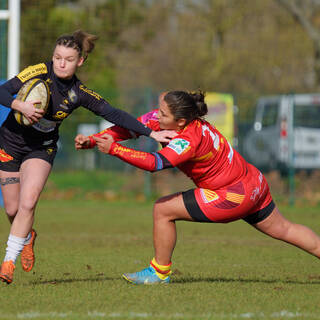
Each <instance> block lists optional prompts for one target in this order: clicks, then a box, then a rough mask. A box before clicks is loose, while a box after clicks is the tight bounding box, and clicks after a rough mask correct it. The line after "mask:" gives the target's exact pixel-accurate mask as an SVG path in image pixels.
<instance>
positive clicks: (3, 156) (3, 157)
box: [0, 149, 13, 162]
mask: <svg viewBox="0 0 320 320" xmlns="http://www.w3.org/2000/svg"><path fill="white" fill-rule="evenodd" d="M11 160H13V157H11V156H10V155H9V154H7V153H6V152H5V151H4V150H3V149H0V161H1V162H9V161H11Z"/></svg>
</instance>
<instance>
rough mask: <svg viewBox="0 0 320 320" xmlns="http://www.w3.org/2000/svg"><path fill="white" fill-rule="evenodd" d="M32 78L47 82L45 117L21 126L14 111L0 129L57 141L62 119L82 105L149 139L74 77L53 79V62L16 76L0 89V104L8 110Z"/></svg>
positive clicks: (142, 128) (140, 127) (138, 126)
mask: <svg viewBox="0 0 320 320" xmlns="http://www.w3.org/2000/svg"><path fill="white" fill-rule="evenodd" d="M33 78H40V79H42V80H44V81H46V82H47V84H48V86H49V89H50V102H49V106H48V110H47V112H46V114H45V115H44V116H43V118H42V119H40V121H39V122H37V123H35V124H33V125H32V126H30V127H24V126H21V125H19V124H18V123H17V121H16V120H15V117H14V114H13V110H11V112H10V113H9V115H8V117H7V119H6V121H5V122H4V123H3V125H2V127H5V128H6V129H7V130H9V131H12V132H14V133H16V134H21V135H22V136H26V137H29V138H31V139H32V140H37V141H38V142H40V141H39V140H42V141H45V140H52V139H53V140H54V141H57V140H58V138H59V136H58V129H59V126H60V124H61V123H62V121H63V120H64V119H66V118H67V117H69V116H70V114H71V113H72V112H73V111H74V110H75V109H77V108H78V107H80V106H82V107H84V108H86V109H88V110H90V111H92V112H93V113H95V114H96V115H98V116H101V117H102V118H104V119H106V120H108V121H110V122H112V123H114V124H116V125H118V126H121V127H124V128H126V129H129V130H132V131H134V132H137V133H139V134H142V135H145V136H149V135H150V133H151V130H150V129H149V128H147V127H145V126H144V125H143V124H141V123H140V122H139V121H137V120H136V119H135V118H134V117H132V116H131V115H129V114H128V113H126V112H125V111H123V110H120V109H117V108H113V107H112V106H111V105H110V104H109V103H108V102H107V101H106V100H105V99H103V98H102V97H101V96H100V95H99V94H98V93H96V92H95V91H93V90H91V89H88V88H87V87H86V86H85V85H84V84H83V83H82V82H81V81H80V80H79V79H78V78H77V77H76V76H75V75H74V76H73V77H72V79H70V80H62V79H59V78H57V77H56V75H55V73H54V71H53V64H52V62H46V63H40V64H37V65H33V66H29V67H27V68H25V69H24V70H22V71H21V72H20V73H19V74H18V75H17V76H15V77H14V78H12V79H10V80H8V81H7V82H5V83H4V84H3V85H1V86H0V104H2V105H4V106H7V107H10V106H11V103H12V101H13V99H14V98H13V95H15V94H16V93H17V92H18V91H19V89H20V88H21V87H22V86H23V84H24V83H25V82H26V81H28V80H30V79H33Z"/></svg>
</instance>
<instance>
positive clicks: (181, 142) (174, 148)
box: [159, 135, 195, 167]
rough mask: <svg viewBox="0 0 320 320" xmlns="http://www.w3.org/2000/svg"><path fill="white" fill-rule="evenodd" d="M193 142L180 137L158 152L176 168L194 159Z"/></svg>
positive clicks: (187, 138)
mask: <svg viewBox="0 0 320 320" xmlns="http://www.w3.org/2000/svg"><path fill="white" fill-rule="evenodd" d="M194 149H195V147H194V142H193V141H192V139H190V138H189V137H186V136H183V135H180V136H177V137H175V138H174V139H172V140H171V141H170V143H169V144H168V145H167V146H165V147H164V148H163V149H162V150H160V151H159V154H161V155H162V156H164V157H165V158H166V159H167V160H168V161H169V162H170V163H171V164H172V166H174V167H175V166H177V165H179V164H181V163H183V162H186V161H188V160H190V159H192V158H193V157H194V154H195V152H194Z"/></svg>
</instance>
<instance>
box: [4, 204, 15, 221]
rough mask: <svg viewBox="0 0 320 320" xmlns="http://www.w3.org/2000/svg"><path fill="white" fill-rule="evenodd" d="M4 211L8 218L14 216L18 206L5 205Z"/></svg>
mask: <svg viewBox="0 0 320 320" xmlns="http://www.w3.org/2000/svg"><path fill="white" fill-rule="evenodd" d="M5 211H6V214H7V216H8V217H9V219H10V218H14V217H15V216H16V214H17V212H18V206H17V205H15V204H13V205H6V206H5Z"/></svg>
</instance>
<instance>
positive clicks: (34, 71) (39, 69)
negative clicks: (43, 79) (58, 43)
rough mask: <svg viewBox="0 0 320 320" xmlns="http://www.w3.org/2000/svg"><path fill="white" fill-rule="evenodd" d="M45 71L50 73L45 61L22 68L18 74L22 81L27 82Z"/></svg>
mask: <svg viewBox="0 0 320 320" xmlns="http://www.w3.org/2000/svg"><path fill="white" fill-rule="evenodd" d="M44 73H48V70H47V66H46V65H45V64H44V63H39V64H36V65H34V66H29V67H27V68H26V69H24V70H22V71H21V72H20V73H19V74H18V75H17V78H18V79H20V81H21V82H26V81H27V80H29V79H31V78H33V77H36V76H38V75H39V74H44Z"/></svg>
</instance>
